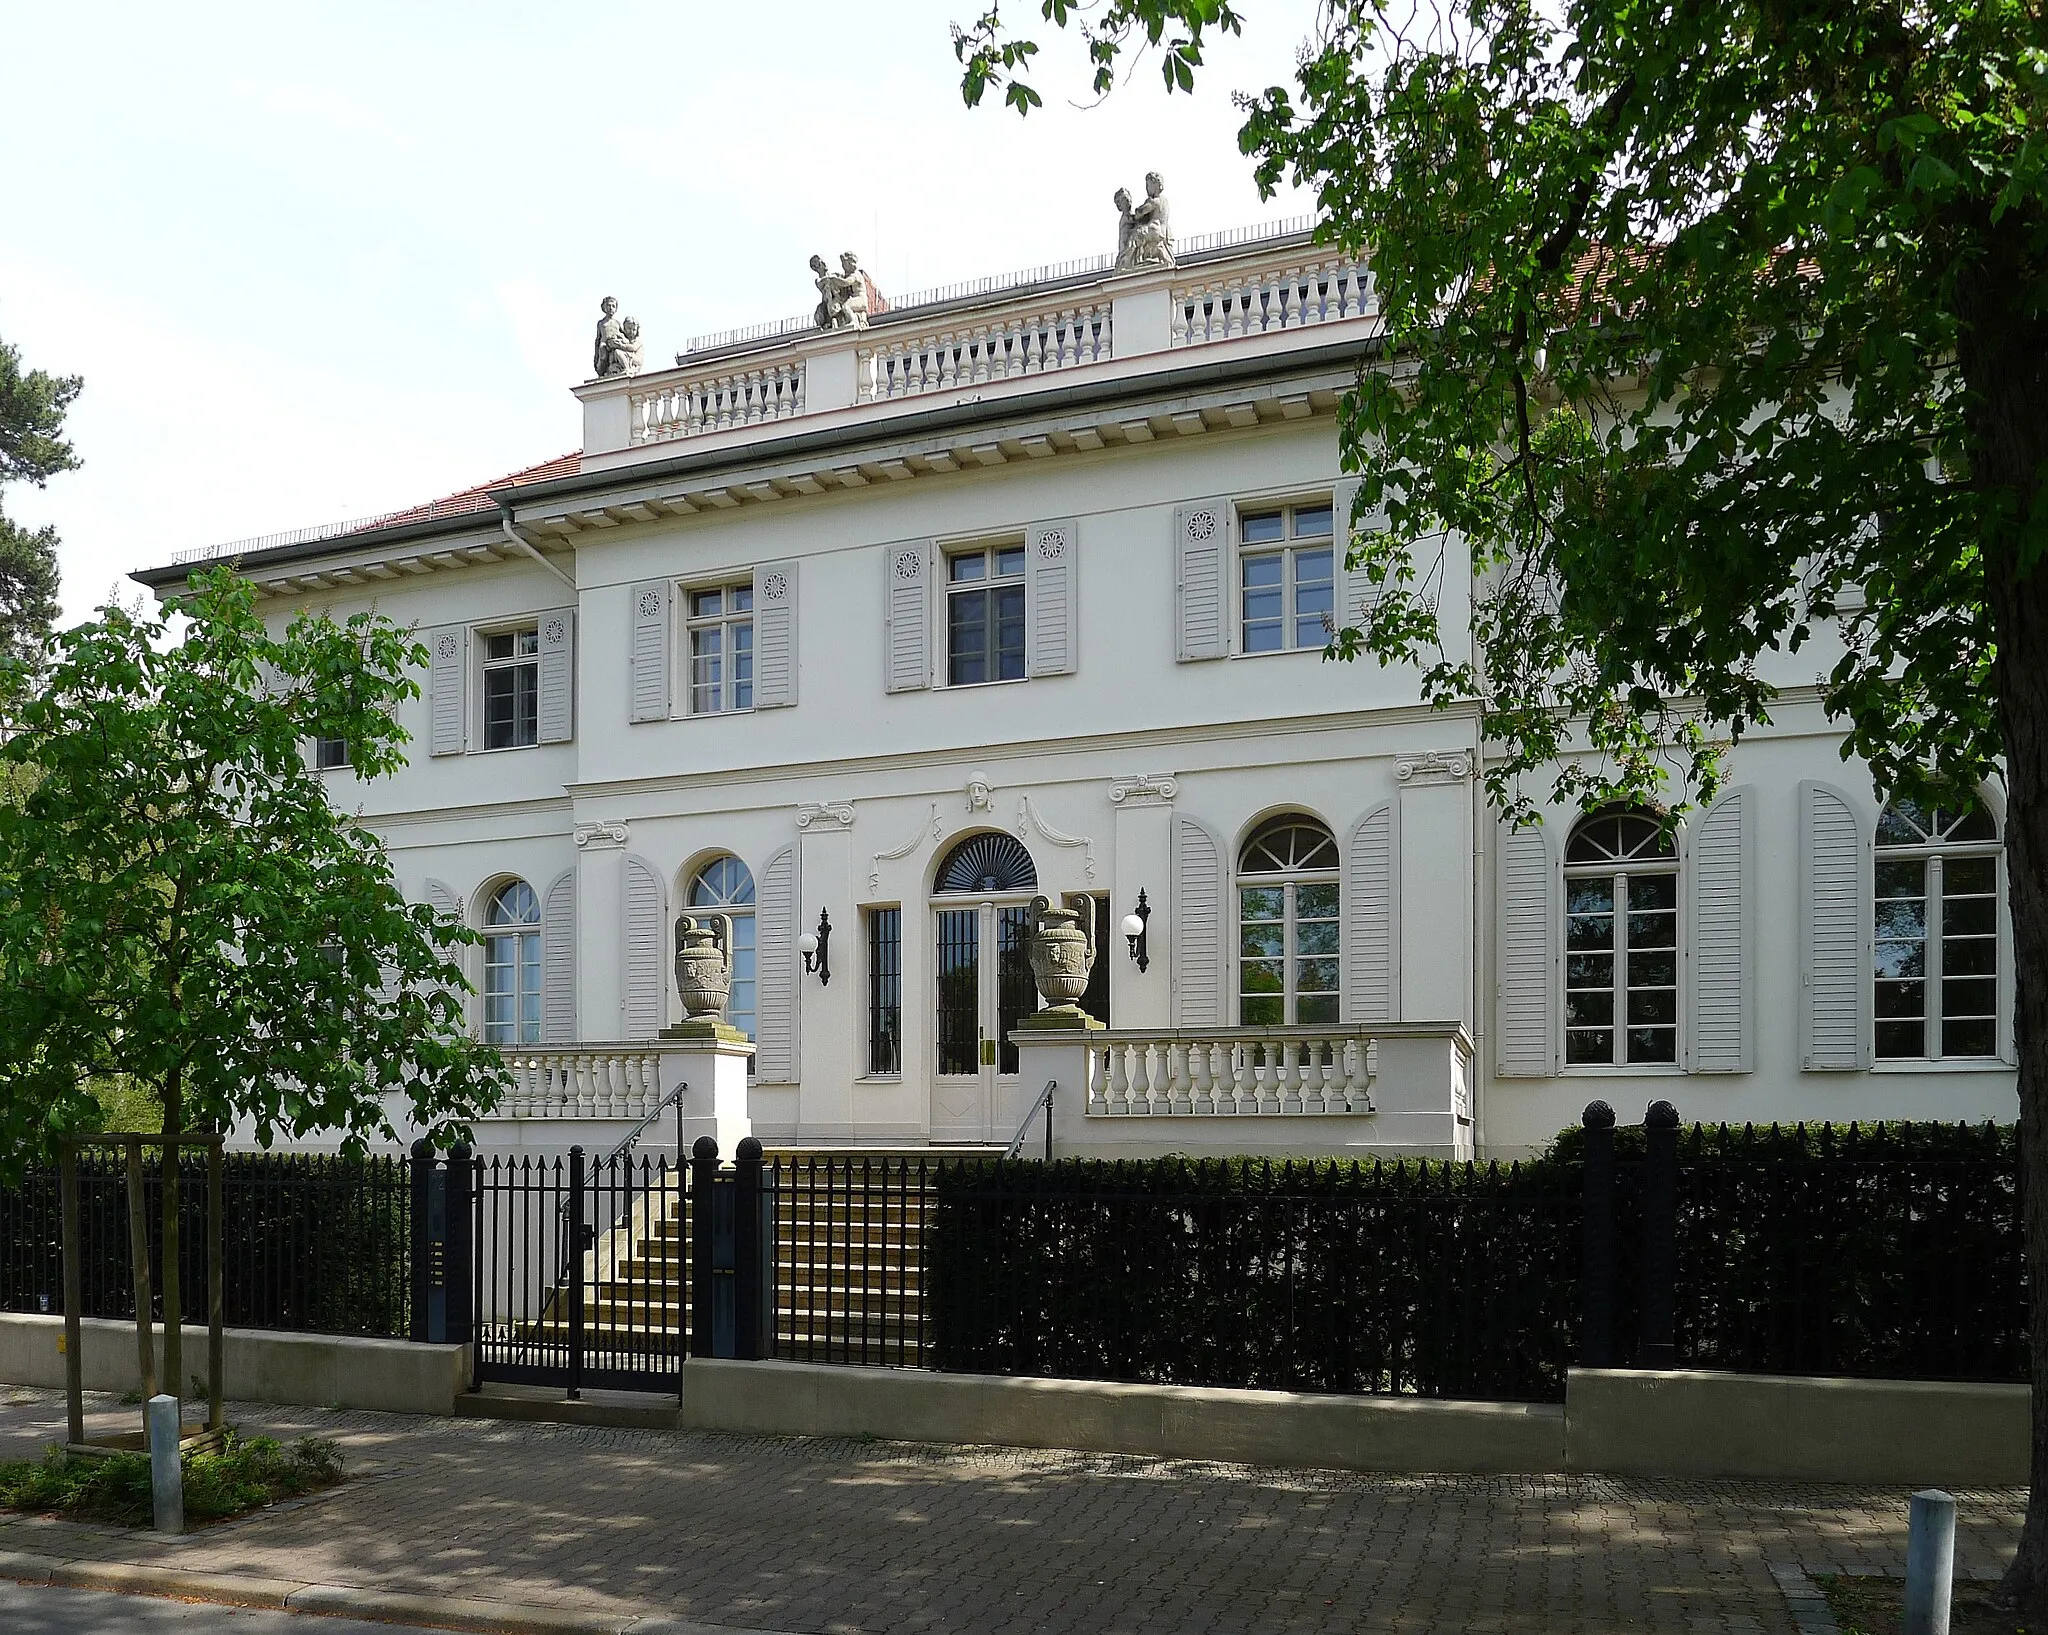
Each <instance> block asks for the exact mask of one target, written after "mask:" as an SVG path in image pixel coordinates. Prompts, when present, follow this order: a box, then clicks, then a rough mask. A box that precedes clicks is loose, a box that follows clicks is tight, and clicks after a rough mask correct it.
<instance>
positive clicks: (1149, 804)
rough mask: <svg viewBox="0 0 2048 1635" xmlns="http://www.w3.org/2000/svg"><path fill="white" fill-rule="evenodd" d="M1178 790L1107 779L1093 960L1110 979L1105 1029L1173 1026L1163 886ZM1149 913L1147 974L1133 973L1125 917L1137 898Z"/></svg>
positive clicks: (1146, 779)
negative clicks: (1107, 859) (1101, 923)
mask: <svg viewBox="0 0 2048 1635" xmlns="http://www.w3.org/2000/svg"><path fill="white" fill-rule="evenodd" d="M1179 792H1180V785H1179V783H1178V781H1177V780H1176V779H1175V778H1174V776H1173V774H1171V773H1170V772H1152V773H1144V774H1140V775H1135V776H1132V777H1127V778H1117V779H1114V780H1113V781H1112V782H1111V783H1110V786H1109V804H1110V808H1111V810H1112V811H1113V812H1114V813H1115V814H1116V815H1115V817H1114V818H1113V819H1112V824H1113V831H1112V840H1111V848H1112V859H1113V861H1112V864H1111V867H1110V874H1109V878H1110V890H1111V895H1110V899H1109V939H1108V946H1107V947H1105V948H1104V949H1103V950H1102V951H1101V952H1100V953H1099V954H1098V955H1097V956H1096V957H1097V958H1098V959H1113V960H1115V961H1116V964H1115V965H1114V966H1112V967H1111V969H1110V974H1109V1008H1110V1018H1109V1022H1110V1026H1112V1027H1118V1028H1161V1027H1166V1026H1169V1025H1170V1024H1171V1022H1172V1020H1173V994H1172V988H1171V986H1170V983H1169V980H1168V975H1167V972H1168V970H1169V966H1168V962H1167V954H1168V951H1169V950H1170V949H1171V948H1172V947H1173V909H1174V903H1173V890H1172V886H1171V882H1170V880H1169V878H1168V876H1169V874H1170V872H1171V867H1172V858H1173V831H1172V823H1173V799H1174V796H1175V795H1177V794H1178V793H1179ZM1140 891H1143V892H1144V893H1145V902H1146V904H1147V906H1148V907H1150V908H1151V910H1152V917H1151V919H1150V920H1148V921H1147V922H1146V936H1145V942H1146V955H1147V958H1148V960H1149V962H1150V964H1149V968H1148V969H1146V970H1143V971H1140V970H1139V969H1138V967H1137V964H1136V962H1135V961H1133V960H1132V958H1131V956H1130V953H1129V950H1128V947H1127V945H1126V944H1125V942H1124V935H1123V922H1124V916H1125V915H1126V914H1128V913H1130V912H1131V910H1132V909H1133V908H1135V907H1136V906H1137V903H1138V893H1139V892H1140Z"/></svg>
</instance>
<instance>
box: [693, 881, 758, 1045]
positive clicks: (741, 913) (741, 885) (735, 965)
mask: <svg viewBox="0 0 2048 1635" xmlns="http://www.w3.org/2000/svg"><path fill="white" fill-rule="evenodd" d="M685 901H686V902H687V903H688V904H689V907H690V908H691V909H705V910H716V911H718V912H721V913H725V914H730V915H731V916H732V998H731V1000H730V1001H729V1002H728V1003H727V1005H726V1007H725V1019H726V1020H727V1021H728V1022H730V1023H731V1024H732V1025H733V1026H734V1027H736V1028H738V1029H739V1030H740V1031H741V1032H742V1033H744V1034H745V1035H746V1036H747V1037H748V1038H749V1039H752V1038H756V1037H757V1036H758V1034H757V1030H758V1027H759V1023H760V1002H759V999H758V994H759V987H758V982H759V976H760V961H759V955H758V947H759V944H758V943H757V942H756V940H755V926H754V877H753V875H752V874H750V873H749V872H748V871H747V866H746V864H744V863H742V862H741V861H740V860H739V859H738V858H737V857H714V858H712V860H711V861H710V862H708V863H706V864H705V865H704V866H703V867H702V868H700V869H699V870H698V871H697V872H696V874H695V875H693V876H692V877H691V879H690V889H689V891H688V893H687V894H686V897H685Z"/></svg>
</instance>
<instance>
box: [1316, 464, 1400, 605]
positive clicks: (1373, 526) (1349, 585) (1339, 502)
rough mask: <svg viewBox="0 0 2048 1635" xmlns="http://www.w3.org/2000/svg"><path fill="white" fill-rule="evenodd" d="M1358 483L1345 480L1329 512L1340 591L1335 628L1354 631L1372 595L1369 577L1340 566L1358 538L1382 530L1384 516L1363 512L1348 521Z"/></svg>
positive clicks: (1356, 497) (1361, 570) (1348, 478)
mask: <svg viewBox="0 0 2048 1635" xmlns="http://www.w3.org/2000/svg"><path fill="white" fill-rule="evenodd" d="M1358 486H1359V484H1358V479H1357V478H1356V477H1346V478H1344V479H1343V480H1342V481H1341V482H1339V483H1338V484H1337V489H1336V492H1335V493H1334V494H1333V495H1332V496H1331V499H1330V509H1331V512H1332V516H1331V521H1330V526H1331V529H1332V532H1333V533H1334V534H1335V537H1336V548H1337V560H1336V562H1335V563H1334V564H1333V571H1334V573H1335V576H1336V581H1337V583H1338V584H1339V585H1341V586H1343V587H1344V594H1343V595H1342V596H1341V597H1340V598H1339V599H1338V603H1337V628H1338V629H1339V630H1347V629H1356V628H1357V626H1358V624H1359V622H1360V621H1361V620H1362V619H1363V618H1364V617H1365V607H1366V604H1367V602H1368V600H1369V599H1370V598H1371V596H1372V594H1373V581H1372V576H1371V575H1370V574H1369V573H1367V572H1366V571H1365V570H1364V569H1362V568H1360V569H1356V570H1354V569H1351V568H1347V567H1346V566H1345V565H1344V563H1345V559H1346V557H1348V556H1349V554H1350V549H1351V543H1352V541H1353V540H1354V539H1355V538H1356V537H1357V536H1358V535H1360V534H1370V533H1374V532H1377V531H1378V530H1379V529H1381V528H1384V527H1385V526H1386V521H1387V519H1386V513H1385V512H1384V511H1381V510H1377V509H1375V510H1371V511H1367V512H1366V513H1365V514H1364V515H1362V516H1360V517H1359V518H1358V520H1357V521H1356V522H1353V521H1352V520H1351V512H1352V508H1353V507H1354V506H1355V505H1356V504H1357V503H1358Z"/></svg>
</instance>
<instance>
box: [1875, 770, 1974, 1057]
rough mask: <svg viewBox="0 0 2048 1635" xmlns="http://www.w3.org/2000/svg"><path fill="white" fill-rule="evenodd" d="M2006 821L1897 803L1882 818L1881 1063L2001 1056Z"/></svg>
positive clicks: (1878, 934)
mask: <svg viewBox="0 0 2048 1635" xmlns="http://www.w3.org/2000/svg"><path fill="white" fill-rule="evenodd" d="M1998 876H1999V842H1998V825H1997V823H1996V822H1995V821H1994V820H1993V818H1992V816H1991V814H1990V813H1989V812H1988V811H1986V810H1985V809H1984V806H1983V805H1982V803H1981V802H1980V803H1978V804H1976V805H1973V806H1970V807H1968V808H1967V809H1965V808H1963V807H1960V806H1926V805H1923V804H1922V803H1920V802H1918V801H1914V800H1908V799H1904V798H1901V799H1899V800H1895V801H1893V802H1892V803H1891V805H1890V806H1888V807H1886V808H1885V810H1884V815H1883V816H1882V817H1880V818H1879V819H1878V821H1877V868H1876V884H1877V897H1876V916H1877V921H1876V926H1875V928H1874V929H1875V939H1874V943H1873V950H1872V951H1873V954H1874V956H1875V970H1874V980H1875V983H1876V993H1875V995H1874V1003H1873V1009H1874V1010H1875V1012H1876V1023H1877V1039H1876V1045H1877V1056H1878V1059H1879V1060H1880V1061H1939V1060H1942V1059H1943V1058H1947V1057H1984V1056H1995V1055H1997V1054H1998V1023H1999V1004H1998Z"/></svg>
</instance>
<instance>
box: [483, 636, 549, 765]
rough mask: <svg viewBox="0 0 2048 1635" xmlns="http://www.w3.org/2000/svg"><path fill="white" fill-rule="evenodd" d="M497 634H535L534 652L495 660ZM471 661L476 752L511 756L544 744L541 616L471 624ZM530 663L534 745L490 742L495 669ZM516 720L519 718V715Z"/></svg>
mask: <svg viewBox="0 0 2048 1635" xmlns="http://www.w3.org/2000/svg"><path fill="white" fill-rule="evenodd" d="M495 636H512V637H519V636H531V637H532V638H533V651H532V652H531V653H529V654H524V655H521V654H518V653H515V654H514V655H513V656H512V657H510V658H503V659H494V658H492V657H491V656H490V652H491V639H492V638H493V637H495ZM470 652H471V658H470V664H471V667H472V670H473V672H474V674H475V677H476V686H475V698H476V702H475V703H474V705H472V706H471V720H470V742H471V743H472V744H474V745H475V746H476V747H475V748H474V749H472V750H470V751H469V753H470V754H472V755H508V754H513V753H516V752H518V751H521V750H529V749H538V748H540V747H541V745H540V615H539V614H530V615H528V616H527V617H525V618H519V619H500V620H495V621H493V622H492V623H490V624H480V625H472V626H471V627H470ZM520 665H528V666H531V667H532V670H533V742H532V743H530V744H493V743H491V742H489V736H490V719H491V714H490V711H491V704H490V698H489V696H488V695H489V692H490V681H489V679H488V678H489V677H490V675H491V674H492V672H493V671H497V670H510V669H514V668H517V667H518V666H520ZM515 720H516V717H515Z"/></svg>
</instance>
